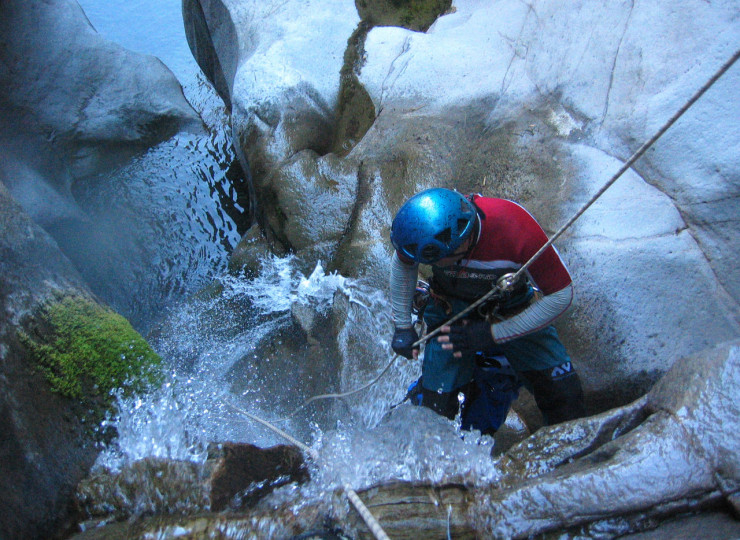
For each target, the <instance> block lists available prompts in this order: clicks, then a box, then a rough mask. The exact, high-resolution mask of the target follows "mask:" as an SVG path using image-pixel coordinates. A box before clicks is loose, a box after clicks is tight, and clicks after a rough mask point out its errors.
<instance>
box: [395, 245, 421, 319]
mask: <svg viewBox="0 0 740 540" xmlns="http://www.w3.org/2000/svg"><path fill="white" fill-rule="evenodd" d="M418 276H419V265H418V264H406V263H404V262H402V261H401V259H399V258H398V254H397V253H396V252H395V251H394V252H393V258H392V259H391V283H390V285H391V310H392V313H393V323H394V324H395V325H396V328H409V327H411V324H412V323H411V303H412V302H413V301H414V292H415V291H416V280H417V279H418Z"/></svg>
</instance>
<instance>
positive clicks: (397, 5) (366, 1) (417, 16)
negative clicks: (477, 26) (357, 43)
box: [355, 0, 452, 32]
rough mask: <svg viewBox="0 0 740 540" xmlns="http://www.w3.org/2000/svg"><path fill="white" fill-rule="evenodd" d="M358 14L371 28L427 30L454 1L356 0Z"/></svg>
mask: <svg viewBox="0 0 740 540" xmlns="http://www.w3.org/2000/svg"><path fill="white" fill-rule="evenodd" d="M355 6H356V7H357V12H358V13H359V15H360V18H361V19H362V20H363V21H366V22H367V23H369V24H370V25H371V26H401V27H403V28H408V29H409V30H416V31H420V32H426V30H427V29H428V28H429V27H430V26H431V25H432V23H434V21H436V20H437V18H438V17H439V16H440V15H442V14H443V13H445V12H447V11H448V10H449V9H450V8H451V6H452V0H355Z"/></svg>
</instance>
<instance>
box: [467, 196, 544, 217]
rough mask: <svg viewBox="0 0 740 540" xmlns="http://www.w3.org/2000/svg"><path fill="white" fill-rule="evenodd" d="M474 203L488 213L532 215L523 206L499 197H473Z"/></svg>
mask: <svg viewBox="0 0 740 540" xmlns="http://www.w3.org/2000/svg"><path fill="white" fill-rule="evenodd" d="M473 202H474V203H475V204H476V205H477V206H478V208H480V209H481V210H483V211H484V212H486V213H489V212H491V213H494V214H499V213H514V214H519V213H524V214H527V215H531V214H530V213H529V212H528V211H527V209H526V208H524V207H523V206H522V205H521V204H519V203H518V202H515V201H511V200H509V199H499V198H497V197H484V196H482V195H475V196H473Z"/></svg>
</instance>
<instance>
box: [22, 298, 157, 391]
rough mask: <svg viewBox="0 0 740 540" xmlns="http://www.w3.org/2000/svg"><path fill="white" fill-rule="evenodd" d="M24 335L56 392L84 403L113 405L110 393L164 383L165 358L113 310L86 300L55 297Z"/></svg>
mask: <svg viewBox="0 0 740 540" xmlns="http://www.w3.org/2000/svg"><path fill="white" fill-rule="evenodd" d="M27 327H28V328H29V330H28V331H21V332H20V339H21V342H22V343H23V344H24V345H25V346H26V347H27V348H28V350H29V352H30V356H31V358H32V359H33V360H34V361H35V364H36V367H37V368H38V369H39V370H40V371H41V372H42V373H43V374H44V375H45V376H46V379H47V381H48V382H49V385H50V387H51V390H52V391H53V392H57V393H59V394H61V395H63V396H66V397H69V398H71V399H77V400H80V401H82V402H83V403H88V402H91V401H96V402H100V401H101V400H102V402H103V404H104V405H105V406H107V405H109V404H110V403H111V401H112V395H111V391H112V390H114V389H118V388H122V389H123V391H124V394H131V393H136V392H141V391H144V390H146V389H148V388H150V387H151V386H153V385H157V384H159V383H160V382H161V380H162V372H161V369H160V366H161V362H162V360H161V358H160V357H159V355H157V353H155V352H154V350H153V349H152V348H151V346H150V345H149V344H148V343H147V342H146V341H145V340H144V338H142V337H141V335H140V334H139V333H138V332H136V330H134V329H133V327H132V326H131V324H130V323H129V322H128V321H127V320H126V319H125V318H124V317H122V316H121V315H119V314H117V313H115V312H114V311H113V310H111V309H110V308H107V307H105V306H102V305H100V304H98V303H97V302H95V301H93V300H92V299H90V298H87V297H84V296H81V295H63V294H60V295H58V296H56V297H55V298H54V299H53V300H50V301H48V302H47V303H45V304H44V305H43V306H42V307H41V308H39V310H38V312H37V313H36V315H35V317H34V318H33V321H32V322H31V324H29V325H27Z"/></svg>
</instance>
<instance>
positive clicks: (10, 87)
mask: <svg viewBox="0 0 740 540" xmlns="http://www.w3.org/2000/svg"><path fill="white" fill-rule="evenodd" d="M0 12H2V18H1V19H0V33H2V35H3V48H2V50H1V51H0V59H1V60H2V68H0V83H2V85H3V93H2V97H0V111H1V112H2V114H1V115H0V153H1V154H2V157H3V159H2V160H1V161H0V163H1V165H0V167H2V169H3V171H4V173H5V174H4V177H5V178H4V181H5V182H6V184H7V185H8V188H9V189H10V190H11V192H12V193H13V195H14V196H15V197H16V199H17V200H18V201H19V202H21V203H22V204H24V206H25V207H26V208H27V210H28V211H29V213H31V215H32V217H34V219H38V221H39V222H42V223H44V222H49V221H53V220H54V219H63V218H65V217H69V216H70V215H72V216H74V215H76V214H75V203H74V200H73V198H72V197H71V192H70V188H71V186H72V184H73V183H74V182H75V181H76V180H78V179H80V178H83V177H86V176H90V175H93V174H95V173H98V172H100V171H103V170H107V169H110V168H111V167H113V166H115V165H118V164H121V163H122V162H124V161H125V160H127V159H129V158H130V157H131V156H132V155H134V154H137V153H140V152H142V151H143V150H145V149H146V148H148V147H150V146H153V145H154V144H157V143H159V142H161V141H163V140H166V139H168V138H170V137H171V136H172V135H173V134H175V133H177V132H178V131H180V130H182V129H184V128H186V129H192V130H200V129H201V122H200V119H199V118H198V116H197V114H196V113H195V111H194V110H193V109H192V107H190V105H189V104H188V102H187V101H186V100H185V97H184V96H183V93H182V88H181V87H180V85H179V83H178V82H177V80H176V79H175V77H174V75H173V74H172V73H171V72H170V71H169V70H168V69H167V68H166V67H165V66H164V65H163V64H162V63H161V62H160V61H159V60H158V59H156V58H154V57H152V56H146V55H142V54H138V53H133V52H130V51H127V50H125V49H123V48H122V47H120V46H118V45H116V44H114V43H112V42H109V41H106V40H105V39H103V38H102V37H100V36H99V35H98V34H97V32H96V31H95V30H94V29H93V28H92V26H91V25H90V23H89V22H88V20H87V18H86V17H85V14H84V13H83V11H82V9H81V8H80V6H79V5H78V4H77V3H76V2H74V1H72V0H54V1H52V2H42V1H36V0H34V1H31V2H20V1H15V0H11V1H8V2H3V5H2V7H1V8H0ZM39 201H41V203H39Z"/></svg>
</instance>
